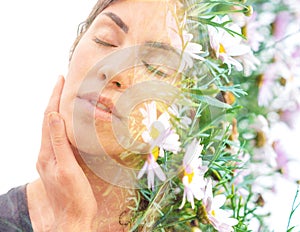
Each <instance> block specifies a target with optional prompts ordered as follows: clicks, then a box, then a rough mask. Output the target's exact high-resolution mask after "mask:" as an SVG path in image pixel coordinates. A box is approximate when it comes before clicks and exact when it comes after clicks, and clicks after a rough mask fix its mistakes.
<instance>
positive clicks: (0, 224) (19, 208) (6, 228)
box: [0, 185, 33, 232]
mask: <svg viewBox="0 0 300 232" xmlns="http://www.w3.org/2000/svg"><path fill="white" fill-rule="evenodd" d="M0 231H1V232H33V229H32V226H31V221H30V218H29V212H28V204H27V195H26V185H23V186H19V187H16V188H13V189H11V190H9V191H8V192H7V193H6V194H3V195H0Z"/></svg>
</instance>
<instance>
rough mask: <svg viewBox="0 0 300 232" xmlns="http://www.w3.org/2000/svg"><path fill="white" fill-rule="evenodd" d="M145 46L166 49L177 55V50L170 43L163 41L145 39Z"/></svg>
mask: <svg viewBox="0 0 300 232" xmlns="http://www.w3.org/2000/svg"><path fill="white" fill-rule="evenodd" d="M144 45H145V46H147V47H155V48H160V49H163V50H166V51H172V52H173V53H175V54H177V55H179V53H178V51H177V50H176V49H175V48H174V47H172V46H171V45H170V44H167V43H163V42H158V41H146V42H145V43H144Z"/></svg>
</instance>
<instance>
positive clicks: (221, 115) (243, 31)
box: [126, 0, 300, 232]
mask: <svg viewBox="0 0 300 232" xmlns="http://www.w3.org/2000/svg"><path fill="white" fill-rule="evenodd" d="M296 2H297V1H292V0H277V1H276V4H275V3H274V2H271V1H259V0H257V1H248V2H246V1H238V0H225V1H218V0H186V1H181V3H180V4H182V5H183V6H184V8H185V9H186V10H185V11H184V13H182V14H180V12H176V9H175V10H174V12H173V16H174V15H176V17H175V20H174V17H173V21H174V22H172V23H173V24H174V28H173V30H170V33H175V34H176V35H177V36H179V38H180V43H179V44H174V47H175V48H178V49H180V50H181V59H182V62H181V65H180V67H178V71H177V72H176V74H174V75H176V78H175V79H176V80H177V83H176V86H177V87H178V86H179V87H178V88H179V89H180V91H179V92H180V96H178V98H177V100H176V102H175V103H174V104H172V105H169V106H167V107H166V106H165V105H163V104H160V103H157V102H156V101H148V102H146V103H145V104H144V107H143V108H142V109H141V110H140V114H141V115H142V117H143V121H142V123H143V126H144V131H143V132H142V134H141V137H142V139H143V141H144V142H145V143H147V144H149V147H150V149H149V152H148V153H147V154H146V156H145V159H142V161H140V164H139V166H140V171H139V172H138V175H137V179H139V186H140V188H139V191H138V195H137V197H134V198H132V199H129V200H132V201H134V203H135V204H134V205H135V206H134V207H132V208H130V209H131V212H132V213H131V217H130V218H131V219H130V220H129V221H126V223H130V224H131V227H132V231H222V232H227V231H251V230H254V228H256V229H257V231H268V230H269V229H268V226H267V224H266V223H265V221H264V220H265V218H267V217H268V216H269V213H268V212H267V213H265V212H263V211H261V210H260V208H262V207H263V205H264V193H265V192H267V191H269V192H272V191H273V187H274V178H276V177H277V176H281V177H284V178H287V179H289V180H290V181H293V182H295V183H296V182H297V180H296V179H294V178H293V177H292V176H291V175H290V173H289V163H290V162H291V161H290V160H289V158H288V157H289V156H288V154H287V150H286V149H285V146H284V141H282V137H280V134H278V133H276V128H278V126H285V128H286V130H293V128H294V127H295V126H296V122H297V120H296V119H297V117H298V116H300V114H299V113H300V82H299V80H300V79H299V73H300V45H299V44H297V43H296V41H299V39H300V33H299V27H298V26H297V25H300V14H299V12H300V9H299V5H300V4H299V3H300V2H299V1H298V4H297V3H296ZM297 8H298V10H297ZM178 11H179V9H178ZM179 15H180V16H179ZM170 18H171V17H170ZM147 68H148V69H149V70H150V71H151V72H154V73H158V74H161V76H164V73H163V70H161V69H160V67H157V66H151V65H148V66H147ZM274 131H275V132H274ZM277 131H278V130H277ZM270 178H273V179H271V180H273V181H270ZM296 198H297V195H296V197H295V202H294V205H293V210H292V212H291V215H290V216H291V217H292V214H293V213H294V211H295V210H296V208H297V205H296ZM287 230H288V231H292V230H293V227H291V226H290V225H288V228H287Z"/></svg>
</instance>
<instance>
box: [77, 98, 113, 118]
mask: <svg viewBox="0 0 300 232" xmlns="http://www.w3.org/2000/svg"><path fill="white" fill-rule="evenodd" d="M77 99H78V100H79V101H80V102H82V103H83V104H84V106H85V108H86V109H87V110H88V111H89V113H91V114H92V115H93V117H94V118H96V119H100V120H103V121H112V117H113V116H116V117H118V116H117V115H116V112H115V106H114V103H113V102H112V101H111V100H110V99H109V98H106V97H104V96H99V95H98V94H97V93H86V94H82V95H79V96H77Z"/></svg>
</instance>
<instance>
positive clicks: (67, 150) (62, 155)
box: [48, 112, 78, 168]
mask: <svg viewBox="0 0 300 232" xmlns="http://www.w3.org/2000/svg"><path fill="white" fill-rule="evenodd" d="M48 119H49V131H50V137H51V143H52V148H53V151H54V155H55V159H56V162H57V164H58V165H59V166H61V167H64V168H68V167H74V165H75V166H76V165H77V164H78V163H77V161H76V159H75V157H74V153H73V151H72V148H71V145H70V143H69V140H68V138H67V135H66V128H65V123H64V120H63V119H62V118H61V117H60V115H59V114H58V113H56V112H52V113H50V114H49V117H48Z"/></svg>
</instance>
